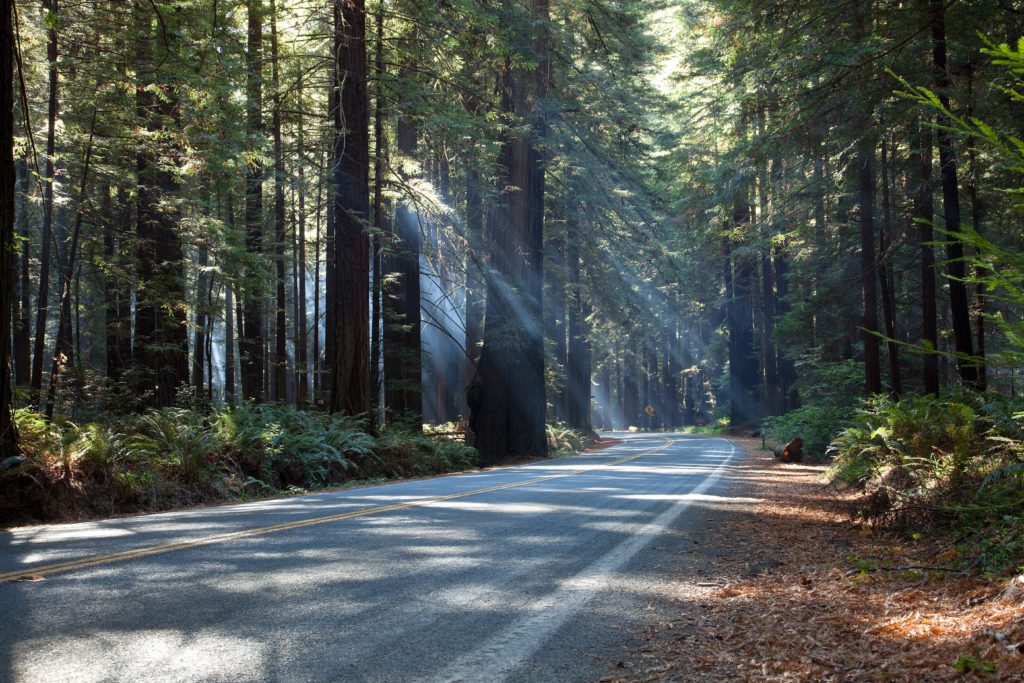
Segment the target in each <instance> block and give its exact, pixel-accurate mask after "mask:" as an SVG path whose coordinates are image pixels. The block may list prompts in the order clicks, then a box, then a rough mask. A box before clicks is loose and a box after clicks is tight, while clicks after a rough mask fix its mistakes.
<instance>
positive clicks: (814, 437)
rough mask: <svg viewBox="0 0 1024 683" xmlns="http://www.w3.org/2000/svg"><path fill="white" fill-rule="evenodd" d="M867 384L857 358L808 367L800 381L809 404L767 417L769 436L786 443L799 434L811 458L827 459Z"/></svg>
mask: <svg viewBox="0 0 1024 683" xmlns="http://www.w3.org/2000/svg"><path fill="white" fill-rule="evenodd" d="M863 383H864V367H863V365H862V364H861V363H858V362H855V361H844V362H842V363H827V364H821V365H818V366H815V367H808V368H805V369H804V374H803V377H802V379H801V381H800V390H801V391H800V393H801V395H802V396H803V398H804V401H805V405H803V406H801V407H800V408H797V409H796V410H792V411H790V412H788V413H786V414H785V415H780V416H777V417H769V418H766V419H765V421H764V425H763V428H764V433H765V436H766V437H767V438H768V439H771V440H772V441H776V442H778V443H783V444H784V443H788V442H789V441H791V440H793V439H794V438H796V437H798V436H799V437H800V438H801V439H803V440H804V452H805V453H806V455H807V457H808V458H809V459H811V460H824V459H825V458H826V451H827V450H828V446H829V444H830V443H831V442H832V439H833V438H835V436H836V434H838V433H839V432H840V431H842V429H843V428H844V427H845V426H846V425H847V424H848V423H849V421H850V419H851V418H852V417H853V415H854V412H855V410H856V408H857V405H858V400H859V397H860V394H861V391H862V389H861V386H862V384H863Z"/></svg>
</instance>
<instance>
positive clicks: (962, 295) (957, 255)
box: [929, 0, 978, 387]
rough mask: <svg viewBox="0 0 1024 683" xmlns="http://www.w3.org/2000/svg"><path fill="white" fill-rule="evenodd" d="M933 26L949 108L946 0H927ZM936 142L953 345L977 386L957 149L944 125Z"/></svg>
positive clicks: (966, 376)
mask: <svg viewBox="0 0 1024 683" xmlns="http://www.w3.org/2000/svg"><path fill="white" fill-rule="evenodd" d="M929 8H930V10H931V28H932V63H933V65H934V67H935V90H936V92H937V94H938V96H939V101H940V102H941V103H942V106H943V107H945V108H946V109H947V110H948V109H949V68H948V66H947V64H946V18H945V0H929ZM935 134H936V136H937V138H938V145H939V170H940V174H941V177H942V206H943V209H944V210H945V229H946V236H945V242H946V272H947V274H948V276H949V307H950V314H951V318H952V323H953V348H954V349H955V350H956V353H957V356H958V358H957V367H958V368H959V370H960V379H961V381H963V383H964V384H966V385H968V386H971V387H977V384H978V366H977V361H976V359H975V358H974V357H973V356H974V342H973V340H972V338H971V313H970V306H969V303H968V300H967V285H966V284H964V279H965V278H966V277H967V268H966V266H965V264H964V245H963V241H962V238H961V235H960V188H959V186H958V184H957V162H956V152H955V150H954V148H953V135H952V133H951V132H950V131H949V130H948V129H947V128H945V127H943V126H939V127H938V128H937V130H936V133H935Z"/></svg>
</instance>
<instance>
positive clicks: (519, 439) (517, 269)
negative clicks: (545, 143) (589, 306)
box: [467, 0, 548, 464]
mask: <svg viewBox="0 0 1024 683" xmlns="http://www.w3.org/2000/svg"><path fill="white" fill-rule="evenodd" d="M508 9H511V5H510V6H509V7H508ZM531 9H532V14H533V16H534V18H535V19H538V20H540V21H541V22H546V21H547V19H548V8H547V4H546V0H534V1H533V6H532V8H531ZM535 46H536V53H537V68H536V70H535V72H534V73H533V74H529V73H527V72H525V71H524V70H523V69H522V68H521V67H519V68H513V67H512V60H511V58H507V59H506V62H505V67H504V73H503V74H502V79H501V109H502V112H504V113H505V114H506V116H507V117H509V119H510V122H514V121H518V120H527V121H530V122H532V124H533V126H532V131H531V133H529V134H523V133H515V132H510V133H509V134H508V137H506V138H505V140H504V141H503V142H502V151H501V163H500V164H499V165H500V167H501V168H502V169H504V170H505V173H506V175H505V176H504V177H501V178H500V179H499V182H498V188H499V193H498V196H497V198H496V200H495V203H494V205H493V207H492V209H491V216H490V221H491V226H490V229H489V230H488V237H489V240H490V244H491V262H490V264H489V265H490V268H489V272H488V274H487V313H486V317H487V327H486V329H485V331H484V344H483V351H482V353H481V356H480V362H479V364H478V366H477V373H476V376H475V377H474V379H473V382H472V383H471V385H470V389H469V392H468V394H467V398H468V402H469V407H470V410H471V414H472V418H471V421H470V426H471V429H472V431H473V433H474V434H475V441H474V445H475V446H476V448H477V450H478V451H479V453H480V458H481V461H482V462H483V463H485V464H490V463H495V462H498V461H501V460H506V459H513V458H522V457H529V456H541V455H547V436H546V432H545V425H544V415H545V391H544V328H543V321H542V310H543V309H542V306H541V296H542V287H543V283H544V273H543V270H544V260H543V249H544V167H543V165H542V159H541V155H540V152H539V150H538V147H537V145H536V143H537V142H538V141H541V140H543V139H544V137H545V135H546V132H547V124H546V122H545V121H544V117H543V114H542V113H541V111H540V109H539V107H538V102H539V101H540V100H542V99H543V97H544V96H545V92H546V85H547V79H548V61H547V54H548V52H547V32H546V24H545V25H542V26H541V27H540V29H539V34H538V35H537V36H536V42H535ZM531 76H532V80H533V81H534V85H533V87H532V88H531V86H530V83H529V81H530V80H531ZM510 188H516V190H514V191H513V190H511V189H510Z"/></svg>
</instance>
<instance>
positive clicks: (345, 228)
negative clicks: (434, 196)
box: [327, 0, 373, 421]
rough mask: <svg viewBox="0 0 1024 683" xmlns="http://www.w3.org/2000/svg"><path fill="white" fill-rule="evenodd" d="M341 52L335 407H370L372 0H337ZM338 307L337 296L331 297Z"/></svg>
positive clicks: (352, 410)
mask: <svg viewBox="0 0 1024 683" xmlns="http://www.w3.org/2000/svg"><path fill="white" fill-rule="evenodd" d="M333 7H334V55H335V60H336V74H337V81H336V87H337V88H338V98H339V99H340V102H341V106H340V108H339V109H340V112H339V113H340V117H339V116H335V117H334V122H335V135H336V139H335V145H334V152H333V153H334V158H333V160H332V162H333V165H334V221H335V234H334V245H333V249H334V258H335V264H336V265H335V267H336V268H337V273H336V277H335V282H334V287H333V288H331V289H329V290H328V292H327V296H328V298H329V299H330V300H331V301H333V303H334V325H335V330H334V345H333V346H334V348H333V353H334V356H333V358H332V359H331V367H330V409H331V411H332V412H340V413H345V414H348V415H363V414H365V415H366V416H367V417H368V418H369V419H370V420H371V421H372V419H373V412H372V411H371V402H370V281H369V272H370V242H369V236H368V233H367V229H366V228H367V225H368V224H369V213H370V170H369V169H370V130H369V126H370V108H369V93H368V90H367V73H366V7H365V3H364V0H335V2H334V5H333ZM328 307H329V308H330V303H328Z"/></svg>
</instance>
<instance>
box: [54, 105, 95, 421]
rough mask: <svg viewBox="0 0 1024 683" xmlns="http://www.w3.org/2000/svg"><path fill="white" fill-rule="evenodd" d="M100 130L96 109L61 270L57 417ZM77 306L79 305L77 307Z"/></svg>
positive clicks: (69, 351)
mask: <svg viewBox="0 0 1024 683" xmlns="http://www.w3.org/2000/svg"><path fill="white" fill-rule="evenodd" d="M95 130H96V110H95V109H93V113H92V125H91V128H90V130H89V143H88V147H87V148H86V152H85V162H84V164H83V166H82V182H81V185H80V186H79V189H78V210H77V211H76V212H75V226H74V228H73V229H72V231H71V246H70V247H69V248H68V253H67V258H66V259H65V262H64V267H63V268H62V272H61V291H60V315H59V317H58V322H57V343H56V345H55V346H54V351H53V362H52V363H51V365H50V387H49V389H48V391H47V397H46V417H47V418H48V419H53V406H54V403H55V402H56V398H57V386H58V384H59V382H60V378H61V375H62V374H63V372H64V369H65V368H66V367H68V366H69V365H70V364H71V359H72V353H73V347H72V344H71V279H72V277H73V276H74V273H75V261H76V259H77V257H78V242H79V238H80V236H81V234H82V217H83V216H84V215H85V192H86V189H87V188H88V186H89V167H90V165H91V162H92V146H93V145H92V143H93V134H94V133H95ZM76 308H77V307H76Z"/></svg>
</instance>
